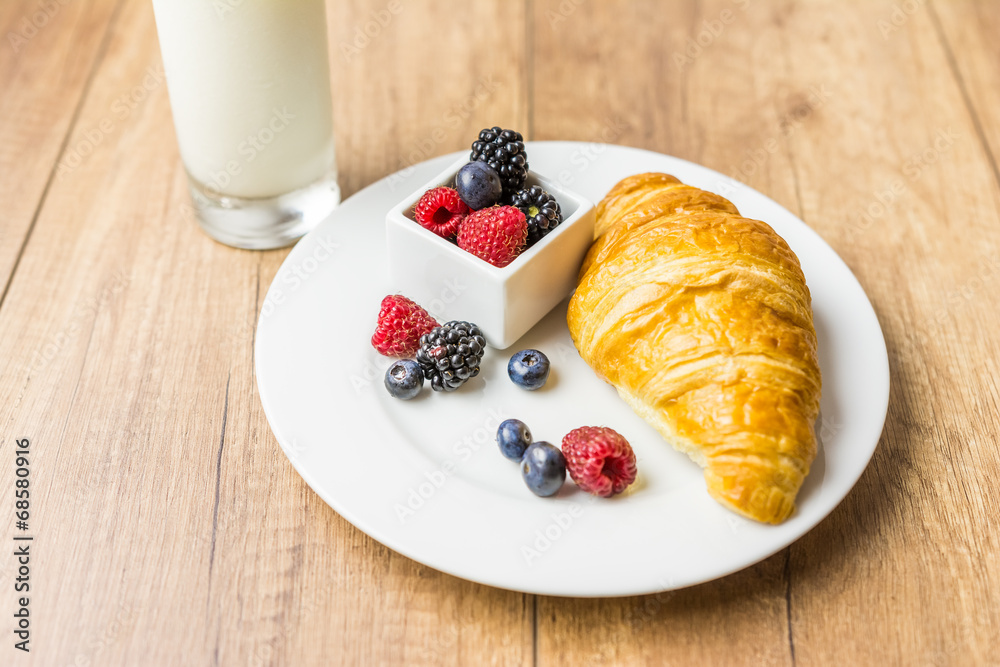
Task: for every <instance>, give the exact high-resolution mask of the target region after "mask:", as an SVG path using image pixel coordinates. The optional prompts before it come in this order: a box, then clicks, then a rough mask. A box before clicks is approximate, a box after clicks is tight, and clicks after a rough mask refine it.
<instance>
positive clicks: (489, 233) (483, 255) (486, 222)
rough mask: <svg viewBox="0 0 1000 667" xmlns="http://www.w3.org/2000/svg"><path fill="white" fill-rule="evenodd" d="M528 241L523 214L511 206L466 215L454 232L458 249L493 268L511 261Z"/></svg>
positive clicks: (486, 209)
mask: <svg viewBox="0 0 1000 667" xmlns="http://www.w3.org/2000/svg"><path fill="white" fill-rule="evenodd" d="M527 238H528V224H527V222H526V221H525V218H524V213H521V211H519V210H518V209H516V208H514V207H513V206H491V207H490V208H484V209H482V210H480V211H476V212H474V213H472V214H470V215H469V216H468V217H467V218H465V221H464V222H463V223H462V226H461V227H459V229H458V247H459V248H461V249H462V250H465V251H466V252H470V253H472V254H473V255H475V256H476V257H478V258H480V259H482V260H484V261H486V262H489V263H490V264H492V265H493V266H497V267H501V268H503V267H505V266H507V265H508V264H510V263H511V262H513V261H514V260H515V259H516V258H517V256H518V255H520V254H521V250H523V249H524V242H525V240H526V239H527Z"/></svg>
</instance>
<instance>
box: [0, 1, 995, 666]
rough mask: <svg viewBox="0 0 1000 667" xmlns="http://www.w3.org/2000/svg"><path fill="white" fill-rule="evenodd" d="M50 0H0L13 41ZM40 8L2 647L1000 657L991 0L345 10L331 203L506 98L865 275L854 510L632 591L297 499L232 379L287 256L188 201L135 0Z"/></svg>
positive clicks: (5, 78) (443, 144)
mask: <svg viewBox="0 0 1000 667" xmlns="http://www.w3.org/2000/svg"><path fill="white" fill-rule="evenodd" d="M38 6H39V5H38V3H36V2H28V1H24V2H20V1H18V2H5V3H3V4H2V5H0V28H3V29H4V32H3V34H4V35H5V37H6V38H7V39H8V40H9V33H10V32H11V31H12V30H15V31H16V30H17V29H18V26H19V25H20V21H21V19H22V17H24V16H25V15H29V16H30V13H31V12H33V11H34V10H35V9H36V8H37V7H38ZM55 6H57V7H59V9H58V11H57V12H56V13H55V14H53V16H52V18H51V19H49V20H47V21H46V25H45V26H44V27H43V28H42V29H39V30H38V32H37V35H35V36H34V37H32V38H31V40H30V41H28V42H27V44H25V45H22V46H23V49H21V50H19V52H18V53H16V54H15V53H14V52H13V48H12V47H11V44H10V43H9V41H8V42H5V43H4V44H0V90H2V91H3V92H2V94H0V176H2V177H0V210H2V211H3V214H2V215H0V283H2V284H8V280H9V286H8V288H7V290H6V296H5V297H4V299H3V301H2V302H0V360H2V374H0V452H5V453H8V454H9V453H10V452H11V450H12V447H13V441H14V440H15V439H16V438H22V437H29V438H31V440H32V443H33V449H34V451H35V455H34V458H33V459H32V480H33V487H32V488H33V491H34V495H33V502H34V504H33V517H32V522H33V524H34V525H35V526H37V530H36V531H35V532H36V534H37V542H36V543H35V544H34V546H33V548H34V549H36V551H35V555H34V560H33V576H34V577H36V581H37V589H36V591H35V592H34V594H33V597H32V603H31V604H32V614H33V615H34V618H36V619H37V622H36V624H35V625H34V634H33V637H32V642H33V651H32V653H31V654H30V655H29V656H25V655H22V654H20V652H16V651H14V650H13V649H12V648H11V646H10V645H9V644H5V645H4V646H2V647H0V656H2V657H0V663H3V664H31V665H67V664H77V665H89V664H93V665H97V664H100V665H105V664H107V665H126V664H129V665H130V664H152V665H161V664H162V665H173V664H177V665H181V664H184V665H187V664H199V665H200V664H220V665H227V664H251V665H272V664H273V665H293V664H294V665H319V664H351V665H354V664H357V665H371V664H375V665H383V664H384V665H397V664H398V665H421V664H426V665H479V664H496V665H529V664H535V665H556V664H583V665H606V664H649V665H660V664H678V665H681V664H769V665H770V664H774V665H783V664H793V665H806V664H829V663H832V662H835V661H836V662H839V663H843V664H878V663H886V664H921V665H953V664H954V665H964V664H969V665H993V664H1000V653H998V650H997V648H996V647H997V646H1000V634H998V633H1000V605H998V604H997V601H998V600H1000V574H998V571H997V569H996V567H994V566H993V564H994V563H995V562H996V561H997V559H998V557H1000V537H998V528H1000V526H998V519H997V516H998V515H1000V492H998V491H997V487H996V484H994V483H993V480H994V479H996V477H997V476H998V474H1000V455H998V453H997V449H996V446H995V443H996V442H997V441H998V438H1000V433H998V430H1000V429H998V424H997V419H996V415H997V414H998V406H1000V389H998V384H997V381H996V377H998V370H1000V369H998V366H1000V344H998V342H997V338H996V335H995V333H994V332H995V331H996V330H997V327H998V325H1000V315H998V311H997V309H996V307H995V305H994V301H995V300H994V299H993V294H995V292H996V290H997V289H998V288H1000V178H998V176H997V170H996V156H997V155H998V151H1000V111H998V109H1000V104H998V102H1000V99H998V94H1000V93H998V91H1000V57H998V56H1000V51H998V48H1000V47H998V46H997V43H996V39H995V35H996V31H997V29H998V28H1000V10H998V9H997V6H996V3H994V2H990V1H989V0H980V1H978V2H977V1H972V0H956V1H954V2H951V1H947V2H946V1H945V0H908V1H907V2H902V1H901V0H882V1H880V2H864V3H863V2H860V0H859V1H857V2H853V1H852V2H833V1H832V0H816V1H812V2H791V1H788V0H784V1H780V2H759V1H756V0H704V1H702V2H694V1H691V2H678V3H668V4H665V3H660V2H653V1H652V0H641V1H640V0H636V1H634V2H626V1H625V0H611V1H608V2H585V1H583V0H531V1H530V2H528V1H526V2H523V3H522V2H504V1H503V0H495V1H492V0H491V1H489V2H486V1H484V2H475V3H465V4H464V5H462V7H461V8H457V7H456V5H454V4H453V3H447V2H444V1H443V0H420V1H417V0H413V1H409V2H407V1H403V2H402V3H401V5H400V6H401V8H402V9H401V11H399V12H396V13H392V16H391V19H390V20H389V21H388V23H387V24H385V25H382V26H380V27H379V29H378V31H377V34H375V35H374V36H371V35H369V36H368V39H367V40H365V39H363V38H361V37H359V34H360V35H364V29H365V25H366V23H368V22H369V21H370V20H371V19H372V13H373V12H375V13H376V14H377V13H378V12H380V11H383V10H384V9H385V8H386V7H387V4H386V3H384V2H380V1H379V0H370V1H365V0H352V1H345V2H330V3H329V5H328V6H329V27H330V40H331V52H330V60H331V65H332V72H333V79H334V90H335V101H334V112H335V122H336V127H337V148H338V153H339V165H340V169H341V185H342V187H343V189H344V193H345V195H350V194H351V193H353V192H355V191H357V190H358V189H360V188H361V187H364V186H365V185H367V184H369V183H371V182H373V181H375V180H377V179H379V178H381V177H383V176H385V175H386V174H389V173H391V172H393V171H396V170H398V169H401V168H405V167H407V166H409V165H410V164H413V163H415V162H419V161H421V160H423V159H426V158H428V157H432V156H434V155H439V154H442V153H446V152H449V151H452V150H457V149H459V148H462V147H464V146H465V145H466V144H467V143H468V142H469V137H470V136H471V135H474V134H475V133H476V132H477V131H478V130H479V129H480V128H481V127H484V126H489V125H493V124H500V125H504V126H512V127H520V128H524V130H525V132H526V133H527V134H528V135H529V138H532V139H574V140H582V141H594V142H600V141H606V142H614V143H621V144H627V145H633V146H639V147H643V148H649V149H652V150H657V151H663V152H667V153H670V154H673V155H677V156H679V157H682V158H686V159H689V160H693V161H696V162H699V163H702V164H705V165H706V166H709V167H712V168H715V169H718V170H720V171H723V172H725V173H728V174H730V175H732V176H734V177H736V178H738V179H740V180H742V181H744V182H746V183H748V184H749V185H751V186H753V187H755V188H757V189H759V190H761V191H762V192H764V193H765V194H767V195H769V196H771V197H772V198H774V199H776V200H777V201H778V202H780V203H782V204H783V205H784V206H786V207H787V208H789V209H790V210H792V211H794V212H796V213H797V214H798V215H800V216H801V217H802V218H803V219H804V220H805V221H806V222H807V223H808V224H809V225H810V226H812V227H813V228H814V229H816V230H817V231H818V232H819V233H820V234H821V235H822V236H823V237H824V238H825V239H826V240H827V241H828V242H829V243H830V244H831V245H832V246H833V247H834V249H835V250H836V251H837V252H838V253H839V254H840V255H841V256H842V257H843V258H844V260H845V261H846V262H847V263H848V265H849V266H850V267H851V269H852V270H853V271H854V272H855V274H856V275H857V276H858V279H859V280H860V281H861V283H862V285H863V286H864V287H865V290H866V291H867V292H868V294H869V296H870V298H871V300H872V303H873V305H874V307H875V309H876V312H877V313H878V315H879V318H880V322H881V324H882V326H883V329H884V332H885V335H886V342H887V345H888V348H889V353H890V363H891V372H892V383H893V384H892V395H891V402H890V408H889V415H888V420H887V423H886V428H885V432H884V434H883V437H882V440H881V442H880V445H879V449H878V451H877V452H876V455H875V458H874V459H873V462H872V465H871V466H870V467H869V469H868V470H867V472H866V473H865V474H864V476H863V477H862V478H861V480H860V482H859V483H858V486H857V487H856V488H855V489H854V491H853V492H852V493H851V494H850V495H849V496H848V497H847V499H846V500H845V501H844V503H842V504H841V506H840V507H838V508H837V509H836V510H835V511H834V512H833V514H832V515H831V516H830V517H829V518H828V519H827V520H825V521H824V522H823V523H821V524H820V525H819V526H818V527H817V528H815V529H814V530H813V531H812V532H810V533H809V534H808V535H806V536H805V537H804V538H803V539H801V540H800V541H798V542H797V543H796V544H794V545H793V546H792V547H790V548H789V549H786V550H785V551H783V552H781V553H779V554H776V555H775V556H773V557H772V558H770V559H767V560H766V561H764V562H762V563H760V564H758V565H756V566H754V567H751V568H748V569H747V570H744V571H743V572H740V573H737V574H735V575H732V576H730V577H726V578H724V579H722V580H719V581H716V582H711V583H708V584H703V585H701V586H697V587H694V588H691V589H687V590H683V591H678V592H676V593H664V594H661V595H653V596H645V597H638V598H625V599H618V600H570V599H561V598H545V597H537V598H536V597H535V596H530V595H520V594H515V593H510V592H506V591H500V590H497V589H492V588H488V587H484V586H479V585H476V584H471V583H468V582H464V581H461V580H458V579H455V578H453V577H450V576H447V575H443V574H441V573H438V572H435V571H433V570H431V569H429V568H426V567H423V566H421V565H419V564H416V563H414V562H412V561H410V560H409V559H407V558H404V557H402V556H399V555H397V554H395V553H393V552H391V551H390V550H388V549H386V548H384V547H382V546H381V545H379V544H377V543H376V542H374V541H373V540H371V539H370V538H368V537H367V536H365V535H364V534H362V533H360V532H359V531H357V530H356V529H354V528H353V527H352V526H350V525H349V524H348V523H347V522H346V521H344V520H343V519H341V518H340V517H339V516H338V515H337V514H336V513H334V512H333V511H332V510H331V509H329V508H328V507H327V506H326V505H325V504H324V503H323V502H322V501H321V500H320V499H319V498H318V497H317V496H316V495H315V494H314V493H312V491H311V490H310V489H309V488H308V487H307V486H306V485H305V483H304V482H303V481H302V480H301V479H300V478H299V477H298V475H297V474H296V473H295V471H294V470H293V469H292V467H291V465H290V464H289V463H288V461H287V459H286V458H285V456H284V454H283V453H281V451H280V449H279V447H278V446H277V444H276V442H275V441H274V438H273V436H272V434H271V432H270V430H269V428H268V425H267V422H266V420H265V418H264V416H263V413H262V410H261V407H260V402H259V399H258V397H257V395H256V388H255V381H254V375H253V356H252V350H253V335H254V324H255V322H256V316H257V312H258V310H259V307H260V303H261V301H262V299H263V297H264V293H265V291H266V289H267V287H268V285H269V284H270V281H271V280H272V279H273V277H274V276H275V274H276V273H277V270H278V268H279V266H280V264H281V261H282V260H283V258H284V257H285V256H286V254H287V251H285V250H282V251H272V252H261V253H253V252H247V251H239V250H233V249H230V248H226V247H224V246H221V245H218V244H216V243H214V242H212V241H210V240H209V239H208V238H207V237H206V236H205V235H204V234H202V233H201V232H200V231H199V230H198V228H197V226H196V224H195V223H194V221H193V219H192V218H191V215H190V208H189V206H188V204H187V193H186V190H185V180H184V179H185V177H184V173H183V170H182V169H181V167H180V164H179V160H178V157H177V150H176V144H175V141H174V137H173V132H172V130H171V119H170V110H169V105H168V100H167V96H166V87H165V85H163V82H162V77H161V76H160V74H159V73H160V71H161V69H160V67H161V66H160V59H159V53H158V47H157V43H156V36H155V29H154V26H153V22H152V15H151V11H150V8H149V6H148V3H147V2H142V1H140V0H122V1H121V3H120V4H119V3H118V2H117V0H93V1H89V0H88V2H86V3H84V2H67V3H65V4H64V5H60V4H59V3H58V2H57V3H56V5H55ZM443 16H446V17H447V18H448V20H446V21H445V20H442V19H441V17H443ZM485 26H492V27H493V28H495V29H489V30H488V29H486V28H485ZM498 26H499V27H498ZM2 49H6V50H2ZM123 105H124V106H123ZM98 135H101V141H99V142H97V141H94V140H92V138H95V137H97V136H98ZM88 143H93V146H92V147H91V148H86V146H87V145H88ZM81 147H84V148H83V149H82V150H81ZM84 152H85V153H86V155H81V153H84ZM599 159H600V153H599V150H594V151H592V152H590V153H588V154H586V155H582V156H581V160H580V161H579V162H578V168H580V169H585V168H587V166H588V165H590V164H593V162H594V161H595V160H599ZM60 165H68V166H69V168H64V169H62V171H60ZM22 248H23V252H22ZM824 417H825V419H826V420H827V421H826V422H825V424H824V427H825V428H830V429H836V428H838V423H839V422H838V419H839V416H838V415H824ZM13 479H14V477H13V466H12V465H2V466H0V493H6V491H4V490H5V489H10V488H11V485H12V483H13ZM3 516H4V518H3V519H2V521H0V525H2V526H3V527H4V531H3V537H2V539H3V540H4V541H5V544H10V543H11V542H10V538H11V535H12V533H13V531H14V526H13V517H12V516H11V514H10V513H6V514H4V515H3ZM738 526H739V525H738V523H736V524H734V530H738ZM2 568H3V569H2V570H0V589H3V590H9V587H10V584H11V576H12V572H13V569H12V561H11V560H10V558H9V557H8V558H6V559H4V560H3V561H2ZM5 599H6V600H8V602H4V600H5ZM12 604H13V594H12V593H10V594H9V595H8V596H7V597H6V598H4V597H2V596H0V609H7V606H5V605H12ZM5 613H6V612H5ZM0 627H7V626H0Z"/></svg>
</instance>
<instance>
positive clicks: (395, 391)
mask: <svg viewBox="0 0 1000 667" xmlns="http://www.w3.org/2000/svg"><path fill="white" fill-rule="evenodd" d="M423 386H424V372H423V371H422V370H421V369H420V364H418V363H417V362H415V361H414V360H413V359H400V360H399V361H396V362H394V363H393V364H392V365H391V366H389V368H388V370H386V372H385V388H386V389H388V390H389V395H390V396H392V397H393V398H400V399H402V400H404V401H408V400H410V399H411V398H413V397H414V396H416V395H417V394H419V393H420V390H421V389H422V388H423Z"/></svg>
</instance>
